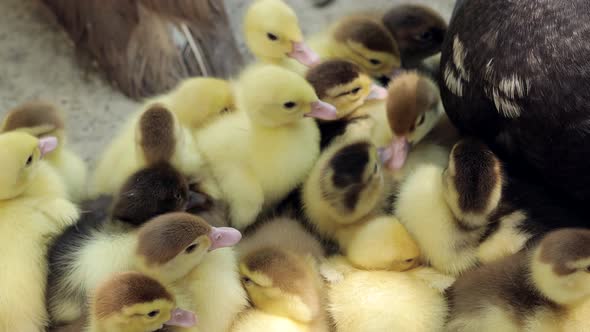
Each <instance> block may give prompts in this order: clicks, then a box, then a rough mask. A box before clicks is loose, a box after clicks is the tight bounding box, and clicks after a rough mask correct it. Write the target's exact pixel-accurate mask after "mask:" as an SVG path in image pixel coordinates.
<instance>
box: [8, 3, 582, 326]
mask: <svg viewBox="0 0 590 332" xmlns="http://www.w3.org/2000/svg"><path fill="white" fill-rule="evenodd" d="M244 28H245V33H246V41H247V43H248V46H249V48H250V50H251V51H252V53H253V54H254V55H255V56H256V57H257V58H258V62H257V63H255V64H252V65H250V66H248V67H247V68H245V69H244V70H243V72H242V73H241V74H240V75H239V77H238V78H237V79H235V80H234V81H231V82H230V81H225V80H221V79H216V78H191V79H187V80H186V81H184V82H182V83H181V84H180V85H179V86H178V87H176V89H174V90H173V91H171V92H169V93H168V94H165V95H162V96H158V97H154V98H152V99H150V100H147V101H146V102H145V103H144V105H143V106H142V108H141V109H140V110H138V111H137V112H136V113H135V114H133V115H132V116H130V118H129V119H128V121H127V123H125V124H123V126H122V128H121V130H120V131H119V133H118V134H117V135H116V136H115V137H114V138H113V140H112V142H111V144H110V145H109V146H108V147H107V149H106V150H105V151H104V152H103V154H102V156H101V157H100V159H99V162H98V165H97V167H96V170H95V171H94V174H93V175H92V176H91V178H90V179H89V180H88V181H87V171H86V166H85V165H84V162H83V161H82V160H81V159H80V158H79V157H77V156H76V155H75V154H74V153H72V152H71V151H70V150H69V149H68V147H67V143H66V142H65V134H64V121H63V116H62V114H61V113H60V112H59V111H58V110H57V109H56V108H54V107H53V106H51V105H49V104H47V103H42V102H36V103H27V104H24V105H22V106H20V107H18V108H15V109H13V110H11V111H10V112H9V113H8V114H7V115H6V116H5V118H4V121H3V123H2V128H1V130H2V133H1V134H0V160H1V162H2V165H3V168H4V171H3V172H2V174H1V175H0V181H1V183H2V187H1V189H0V227H2V229H3V231H2V232H0V234H2V235H1V236H2V237H3V239H2V240H3V241H2V245H1V248H2V251H1V252H2V253H3V254H4V257H3V259H2V262H3V263H2V268H1V269H0V285H2V286H3V292H2V294H1V295H0V331H27V332H28V331H31V332H33V331H45V330H46V329H50V330H51V331H89V332H103V331H109V332H118V331H131V332H135V331H137V332H147V331H157V330H162V331H206V332H228V331H232V332H250V331H281V332H284V331H310V332H321V331H339V332H348V331H350V332H358V331H375V332H377V331H398V330H399V331H445V330H446V331H478V332H481V331H499V330H501V331H586V330H589V327H588V326H590V319H589V318H588V317H590V316H589V315H588V314H590V230H586V229H582V228H579V227H580V225H583V224H584V223H583V221H580V220H578V219H576V218H577V217H576V216H573V215H570V214H569V213H568V211H564V210H562V209H560V208H558V207H554V206H552V205H551V202H548V201H546V200H545V201H544V199H545V197H544V196H543V194H542V190H539V188H535V187H532V186H530V185H528V184H525V183H521V182H519V181H518V180H517V179H511V178H509V176H508V175H507V174H506V172H504V170H503V167H502V164H501V162H500V160H499V159H498V158H497V156H495V155H494V154H493V153H492V151H491V150H490V149H488V148H487V147H486V146H485V145H484V144H482V143H480V142H479V141H477V140H474V139H470V138H464V137H460V136H459V134H458V133H457V131H456V130H455V129H454V128H453V126H452V124H451V123H450V122H449V120H448V118H446V116H445V112H444V109H443V106H442V103H441V100H440V96H439V91H438V86H437V84H435V82H434V81H433V80H432V78H431V77H430V75H433V73H432V72H429V71H427V70H426V71H423V69H424V68H427V66H422V65H421V64H424V63H425V62H423V60H424V61H426V62H428V61H431V60H428V59H426V58H428V57H430V56H432V55H436V53H437V51H438V49H439V48H438V47H439V46H440V43H441V42H442V38H443V36H444V32H445V29H446V24H445V22H444V20H442V19H441V18H440V17H439V16H438V15H437V14H436V13H435V12H433V11H431V10H430V9H427V8H424V7H419V6H409V5H408V6H401V7H396V8H393V9H392V10H391V11H389V12H388V13H387V14H386V15H382V16H378V15H376V14H374V13H365V14H363V15H356V16H354V17H347V18H343V19H342V20H340V21H338V22H336V24H334V25H333V26H331V27H330V28H329V29H328V30H327V31H326V32H324V33H322V34H320V35H318V36H317V37H316V38H315V39H314V38H312V42H311V44H310V45H312V47H309V46H307V44H305V42H304V40H303V35H302V33H301V30H300V27H299V24H298V21H297V17H296V15H295V13H294V12H293V11H292V9H291V8H289V7H288V6H287V5H286V4H285V3H284V2H283V1H281V0H255V1H254V2H253V3H252V5H251V6H250V8H249V10H248V11H247V14H246V18H245V20H244ZM437 45H438V46H437ZM316 52H317V53H316ZM421 61H422V62H421ZM400 65H403V66H404V67H405V68H412V70H406V71H397V72H396V69H399V67H400ZM416 68H417V69H416ZM434 75H436V73H434ZM384 77H385V78H387V80H385V81H390V82H389V84H388V86H387V87H386V88H384V87H381V86H380V85H379V84H378V83H379V81H384V80H383V78H384ZM87 182H88V185H87ZM242 233H243V234H244V238H243V239H242Z"/></svg>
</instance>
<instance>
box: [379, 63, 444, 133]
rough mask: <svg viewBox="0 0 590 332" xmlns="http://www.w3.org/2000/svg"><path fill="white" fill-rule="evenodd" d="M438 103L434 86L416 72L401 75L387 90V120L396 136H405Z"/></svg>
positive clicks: (436, 90)
mask: <svg viewBox="0 0 590 332" xmlns="http://www.w3.org/2000/svg"><path fill="white" fill-rule="evenodd" d="M439 102H440V97H439V93H438V89H437V88H436V85H435V84H434V83H433V82H432V81H431V80H430V79H429V78H427V77H424V76H421V75H420V74H418V73H417V72H408V73H404V74H401V75H400V76H398V77H396V79H394V80H393V81H392V82H391V84H390V86H389V89H388V98H387V120H388V121H389V126H390V127H391V130H392V131H393V132H394V133H395V134H396V135H397V136H405V135H409V134H410V133H412V132H413V131H414V130H416V126H417V125H420V122H419V121H418V118H419V117H421V116H423V115H424V113H426V112H427V111H429V110H432V109H434V108H435V107H436V106H437V104H438V103H439Z"/></svg>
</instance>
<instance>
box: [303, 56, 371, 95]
mask: <svg viewBox="0 0 590 332" xmlns="http://www.w3.org/2000/svg"><path fill="white" fill-rule="evenodd" d="M360 74H361V69H360V67H358V66H357V65H355V64H353V63H351V62H348V61H345V60H338V59H337V60H328V61H324V62H322V63H320V64H319V65H316V66H314V67H312V68H311V69H310V70H309V71H308V72H307V74H306V75H305V78H306V79H307V81H308V82H309V83H310V84H311V85H312V86H313V88H314V90H315V93H316V94H317V95H318V98H320V99H323V98H325V97H326V95H327V92H328V91H329V90H330V89H332V88H334V87H336V86H339V85H345V84H348V83H350V82H352V81H354V80H355V79H357V78H358V77H359V76H360Z"/></svg>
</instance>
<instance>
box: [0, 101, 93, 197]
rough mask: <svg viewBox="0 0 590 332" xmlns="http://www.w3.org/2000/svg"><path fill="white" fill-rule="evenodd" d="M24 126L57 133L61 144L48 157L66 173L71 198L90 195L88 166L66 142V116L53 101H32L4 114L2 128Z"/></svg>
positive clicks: (38, 133) (32, 130) (38, 132)
mask: <svg viewBox="0 0 590 332" xmlns="http://www.w3.org/2000/svg"><path fill="white" fill-rule="evenodd" d="M12 130H20V131H25V132H27V133H29V134H31V135H33V136H37V137H43V136H55V137H57V140H58V142H59V144H58V146H57V148H56V149H55V150H54V151H52V152H51V153H50V154H48V155H47V156H46V157H45V160H46V161H47V162H48V163H49V164H50V165H51V166H53V167H54V168H55V170H56V171H57V173H58V174H59V175H60V176H61V177H62V179H63V181H64V183H65V185H66V188H67V190H68V194H69V198H70V199H71V200H74V201H81V200H82V199H83V198H85V196H86V178H87V175H88V170H87V167H86V164H85V163H84V161H83V160H82V159H81V158H80V157H79V156H77V155H76V154H75V153H74V152H72V151H71V150H70V149H68V148H67V146H66V134H65V127H64V118H63V115H62V114H61V112H60V111H58V110H57V109H56V108H55V107H54V106H53V105H51V104H49V103H45V102H30V103H26V104H23V105H21V106H19V107H17V108H14V109H13V110H11V111H10V112H8V114H7V115H6V117H5V118H4V121H3V123H2V130H1V131H2V132H6V131H12Z"/></svg>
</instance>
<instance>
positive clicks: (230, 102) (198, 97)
mask: <svg viewBox="0 0 590 332" xmlns="http://www.w3.org/2000/svg"><path fill="white" fill-rule="evenodd" d="M153 104H161V105H163V106H164V107H166V109H168V110H170V112H172V113H174V114H175V115H176V117H177V118H178V122H179V123H180V124H182V125H183V126H186V127H187V128H189V129H190V130H197V129H199V128H201V127H203V126H205V125H207V124H208V123H209V122H211V121H213V120H215V119H217V118H218V117H219V116H220V115H222V114H225V113H229V112H233V111H234V110H235V102H234V96H233V92H232V88H231V84H230V83H229V82H228V81H226V80H222V79H218V78H211V77H193V78H189V79H186V80H184V81H182V82H180V83H179V84H178V86H176V88H175V89H174V90H172V91H170V92H169V93H167V94H164V95H161V96H158V97H155V98H152V99H150V100H148V101H147V102H146V103H145V105H148V108H149V105H153Z"/></svg>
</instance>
